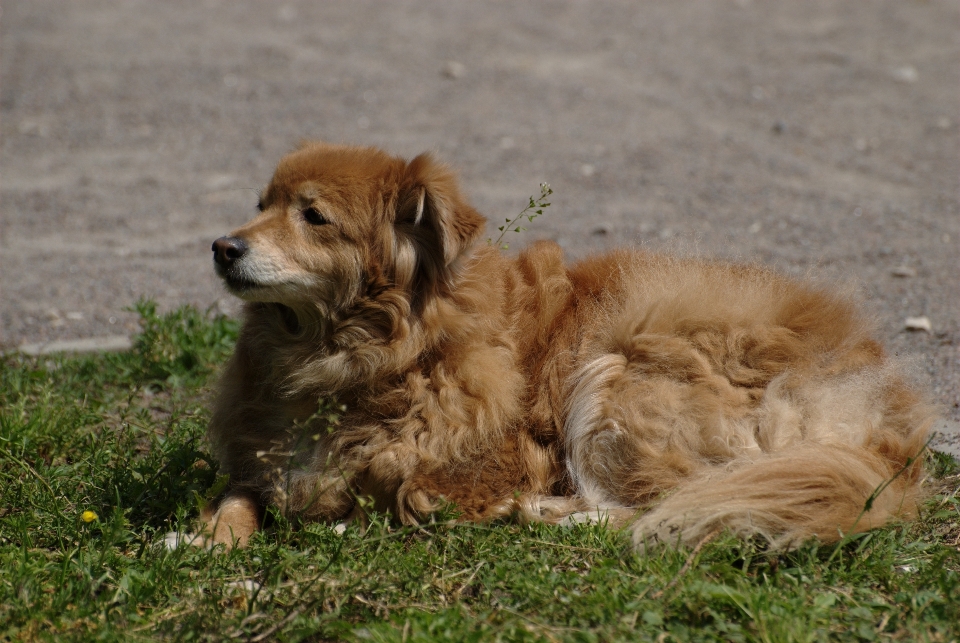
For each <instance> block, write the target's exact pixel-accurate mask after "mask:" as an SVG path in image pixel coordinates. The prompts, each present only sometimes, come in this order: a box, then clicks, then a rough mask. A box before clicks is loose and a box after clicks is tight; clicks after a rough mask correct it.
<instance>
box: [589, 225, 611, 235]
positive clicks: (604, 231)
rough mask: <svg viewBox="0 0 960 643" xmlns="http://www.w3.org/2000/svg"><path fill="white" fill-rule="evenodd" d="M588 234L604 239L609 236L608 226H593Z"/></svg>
mask: <svg viewBox="0 0 960 643" xmlns="http://www.w3.org/2000/svg"><path fill="white" fill-rule="evenodd" d="M590 234H592V235H594V236H598V237H604V236H606V235H608V234H610V226H608V225H607V224H606V223H601V224H600V225H598V226H594V228H593V230H591V231H590Z"/></svg>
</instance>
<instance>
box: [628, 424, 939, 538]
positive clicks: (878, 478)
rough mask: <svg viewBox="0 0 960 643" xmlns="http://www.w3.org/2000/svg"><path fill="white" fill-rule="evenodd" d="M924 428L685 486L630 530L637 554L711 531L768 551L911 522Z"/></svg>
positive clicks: (776, 458) (799, 453) (781, 458)
mask: <svg viewBox="0 0 960 643" xmlns="http://www.w3.org/2000/svg"><path fill="white" fill-rule="evenodd" d="M925 435H926V429H923V430H918V431H916V432H914V433H913V434H912V435H911V436H908V437H907V438H906V439H904V438H898V439H890V440H887V441H885V442H882V443H879V444H874V445H870V446H867V447H850V446H843V445H836V446H832V445H824V444H811V445H797V446H796V447H795V448H792V449H790V450H787V451H782V452H779V453H774V454H769V455H763V456H760V457H758V458H755V459H752V460H749V461H743V460H741V461H734V462H731V463H729V464H728V465H727V466H725V467H723V468H722V469H720V470H714V471H711V472H707V473H704V474H701V475H699V476H697V477H694V478H692V479H688V480H686V481H685V482H683V483H681V485H680V486H679V487H678V488H677V489H676V490H674V491H673V492H672V493H671V494H669V495H668V496H667V497H666V498H665V499H664V500H663V501H662V502H661V503H660V504H658V505H657V506H655V508H654V509H652V510H651V511H649V512H647V513H646V514H643V515H642V516H641V517H640V518H639V519H638V520H637V521H636V522H634V523H633V525H632V526H631V529H632V533H633V541H634V544H635V545H636V546H637V548H639V549H643V548H645V547H648V546H650V545H655V544H658V543H666V544H671V543H673V544H676V543H678V542H684V543H687V544H691V543H696V542H698V541H700V540H702V539H704V538H707V537H708V536H709V534H712V533H713V532H715V531H717V530H728V531H731V532H733V533H736V534H738V535H741V536H748V537H749V536H754V535H760V536H762V537H764V538H765V539H767V540H768V541H769V542H770V544H771V545H772V546H774V547H789V546H791V545H794V544H798V543H799V542H800V541H802V540H805V539H808V538H810V537H817V538H818V539H820V540H821V541H824V542H831V541H836V540H839V539H840V538H842V537H843V536H844V535H846V534H850V533H855V532H860V531H865V530H868V529H872V528H874V527H879V526H882V525H884V524H887V523H889V522H890V521H892V520H895V519H909V518H912V517H914V516H915V514H916V510H917V505H918V500H919V493H920V479H921V476H922V473H923V464H922V458H921V457H920V456H921V455H922V452H923V448H924V443H923V439H924V436H925Z"/></svg>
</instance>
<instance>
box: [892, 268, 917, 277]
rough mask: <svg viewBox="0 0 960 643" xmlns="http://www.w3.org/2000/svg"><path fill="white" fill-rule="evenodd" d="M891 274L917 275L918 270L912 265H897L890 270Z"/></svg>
mask: <svg viewBox="0 0 960 643" xmlns="http://www.w3.org/2000/svg"><path fill="white" fill-rule="evenodd" d="M890 274H891V275H893V276H894V277H916V276H917V271H916V270H914V269H913V268H911V267H910V266H897V267H896V268H894V269H893V270H891V271H890Z"/></svg>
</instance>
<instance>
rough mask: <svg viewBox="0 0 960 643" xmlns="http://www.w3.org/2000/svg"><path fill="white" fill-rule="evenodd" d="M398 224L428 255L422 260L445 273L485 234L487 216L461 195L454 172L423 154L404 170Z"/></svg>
mask: <svg viewBox="0 0 960 643" xmlns="http://www.w3.org/2000/svg"><path fill="white" fill-rule="evenodd" d="M395 223H396V226H397V232H398V234H403V235H405V236H408V237H409V238H410V239H411V240H412V241H413V242H414V244H415V245H416V246H417V251H418V253H422V254H425V255H426V256H421V257H419V259H420V261H421V262H423V263H426V262H431V261H433V262H435V263H437V264H439V265H438V266H436V267H437V268H439V269H440V271H441V273H444V272H446V268H449V267H450V265H451V264H453V263H454V262H455V261H456V260H457V258H458V257H459V256H460V255H461V254H462V253H463V251H464V250H466V249H467V248H469V247H470V246H471V245H472V244H473V243H474V242H475V241H476V240H477V239H478V238H479V237H480V235H481V234H483V229H484V226H485V225H486V219H484V218H483V216H481V215H480V213H479V212H477V211H476V210H474V209H473V208H472V207H471V206H470V205H469V204H468V203H467V202H466V200H465V199H464V198H463V196H462V195H461V194H460V189H459V187H458V186H457V180H456V177H455V176H454V174H453V172H451V171H450V170H449V169H447V168H446V167H445V166H443V165H441V164H439V163H437V162H436V161H434V160H433V159H432V158H431V157H430V155H429V154H421V155H420V156H418V157H416V158H415V159H413V160H412V161H410V162H409V163H408V164H407V166H406V168H405V169H404V173H403V178H402V179H401V182H400V192H399V194H398V198H397V211H396V219H395Z"/></svg>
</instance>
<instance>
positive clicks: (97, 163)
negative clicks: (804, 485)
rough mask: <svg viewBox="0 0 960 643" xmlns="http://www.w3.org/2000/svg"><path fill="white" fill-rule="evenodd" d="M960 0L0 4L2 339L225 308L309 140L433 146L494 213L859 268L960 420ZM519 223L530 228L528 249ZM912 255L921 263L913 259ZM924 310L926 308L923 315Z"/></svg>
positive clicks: (612, 239) (793, 263)
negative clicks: (260, 194) (231, 262)
mask: <svg viewBox="0 0 960 643" xmlns="http://www.w3.org/2000/svg"><path fill="white" fill-rule="evenodd" d="M958 15H960V2H958V1H957V0H950V1H946V0H944V1H940V0H930V1H911V0H889V1H876V2H870V3H866V2H849V1H846V0H836V1H822V2H814V1H805V2H795V1H793V0H780V1H767V2H749V1H745V0H744V1H740V2H736V1H734V0H722V1H721V0H716V1H712V2H687V3H678V2H673V1H670V0H667V1H664V2H642V3H641V2H636V1H634V0H624V1H602V0H597V1H593V2H577V1H562V2H539V3H526V2H518V3H506V2H490V3H475V2H453V3H451V2H447V1H443V0H431V1H427V2H390V3H384V2H349V3H309V2H300V3H295V2H291V3H288V4H285V5H279V4H277V3H265V2H256V1H255V0H244V1H233V0H231V1H229V2H227V1H226V0H224V1H221V2H216V1H206V2H185V1H184V2H172V1H171V2H162V3H159V2H147V1H145V0H144V1H128V2H121V1H116V2H105V1H103V2H98V1H94V0H82V1H81V0H75V1H71V2H55V1H53V0H30V1H29V2H27V1H26V0H17V1H8V2H4V3H3V14H2V18H0V55H2V59H0V63H2V68H0V109H2V114H0V136H2V139H0V140H2V147H0V207H2V214H3V226H2V241H0V243H2V245H0V250H2V256H0V262H2V263H0V289H2V290H0V296H2V311H0V312H2V316H0V319H2V342H3V344H4V345H5V346H7V347H11V346H18V345H20V344H22V343H24V342H38V341H48V340H53V339H63V338H81V337H91V336H104V335H117V334H128V333H131V332H133V331H134V330H135V325H134V320H133V316H132V315H131V314H130V313H128V312H125V310H124V309H125V307H128V306H130V305H131V304H132V303H133V302H134V301H135V300H136V299H137V298H139V297H151V298H154V299H156V300H157V301H158V302H159V303H160V304H161V306H162V307H170V306H174V305H176V304H178V303H181V302H193V303H195V304H198V305H200V306H211V305H218V302H219V306H220V307H221V308H222V309H224V310H231V309H232V308H233V306H234V304H233V302H231V301H230V299H229V298H228V297H226V296H225V295H224V294H223V293H222V291H221V289H220V286H219V284H218V282H217V280H216V278H215V277H214V275H213V272H212V270H211V269H210V257H209V254H210V253H209V246H210V242H211V240H212V239H213V238H215V237H217V236H219V235H220V234H222V233H224V232H226V231H228V230H229V229H230V228H231V227H233V226H235V225H236V224H238V223H240V222H242V221H244V220H246V219H247V218H248V217H249V216H251V215H252V213H253V207H254V204H255V202H256V189H257V188H259V187H261V186H263V185H264V183H265V182H266V180H267V179H268V177H269V174H270V171H271V169H272V166H273V164H274V163H275V162H276V160H277V159H278V157H279V156H280V155H281V154H283V152H284V151H286V150H287V149H289V148H290V147H291V146H293V145H294V144H295V143H296V142H297V140H298V139H300V138H302V137H312V138H323V139H328V140H335V141H348V142H360V143H372V144H377V145H382V146H385V147H387V148H389V149H391V150H393V151H396V152H400V153H404V154H410V155H412V154H415V153H418V152H420V151H423V150H431V149H432V150H436V151H437V152H438V153H439V155H440V156H441V157H442V158H444V159H446V160H447V161H449V162H450V163H451V164H453V165H455V166H456V167H458V168H459V169H460V170H461V174H462V177H463V182H464V184H465V186H466V189H467V192H468V193H469V194H471V195H472V197H473V199H474V201H475V204H476V205H477V206H478V207H479V208H480V209H481V211H483V212H485V213H486V214H488V215H489V216H490V217H491V218H492V219H494V220H496V219H498V218H499V217H503V216H507V215H510V214H513V213H515V212H517V211H518V210H519V209H520V208H522V207H523V205H524V203H525V201H526V197H527V196H528V195H529V194H533V193H535V192H536V191H537V185H538V183H539V182H540V181H548V182H550V183H551V184H552V186H553V187H554V189H555V191H556V196H555V199H554V202H553V203H554V205H553V207H551V208H550V210H549V211H548V215H547V216H545V217H544V218H543V219H541V220H538V221H537V222H536V223H535V225H534V226H533V230H532V231H531V232H528V233H527V235H529V236H530V237H531V238H532V237H535V236H544V237H552V238H555V239H557V240H558V241H560V243H562V244H563V245H564V246H565V247H566V248H567V249H568V251H569V252H570V253H571V254H572V255H582V254H583V253H585V252H588V251H591V250H593V249H597V248H602V247H608V246H612V245H616V244H621V243H627V242H639V243H642V244H645V245H646V246H648V247H651V248H668V249H673V250H679V251H683V252H700V253H703V254H710V255H722V256H735V257H740V258H744V259H750V260H752V259H758V260H762V261H766V262H771V263H774V264H776V265H778V266H780V267H781V268H782V269H783V270H785V271H787V272H792V273H799V274H808V273H809V274H812V275H815V276H816V277H818V278H820V279H824V280H827V281H842V282H845V283H852V284H854V285H855V286H856V287H858V288H859V289H860V291H861V292H862V294H863V296H864V298H865V299H866V301H867V304H868V306H870V308H871V309H872V310H873V311H874V312H875V313H876V315H877V318H878V320H879V324H880V326H881V328H882V334H883V337H884V338H885V340H886V341H887V342H888V344H889V345H890V346H891V348H892V350H894V351H895V352H897V353H898V354H900V355H903V356H905V357H908V358H910V359H913V360H914V361H915V363H916V364H917V370H918V375H919V377H920V378H921V379H922V380H923V381H924V382H925V383H926V384H928V385H929V387H930V389H931V390H932V391H933V393H934V395H935V397H936V398H937V400H938V401H939V402H941V403H942V404H944V406H945V407H946V408H947V410H948V412H949V414H951V415H952V416H953V417H954V418H956V417H958V416H960V407H958V404H960V366H958V363H960V353H958V350H960V288H958V277H960V266H958V255H960V253H958V244H960V214H958V172H960V155H958V145H957V142H958V116H960V114H958V74H957V70H958V69H960V64H958V63H960V44H958V32H957V19H958ZM519 241H520V240H519V239H517V240H516V241H515V242H514V245H517V243H518V242H519ZM898 275H899V276H898ZM916 316H926V317H927V318H928V319H929V320H930V323H931V326H932V332H929V333H928V332H923V331H920V332H907V331H905V330H904V320H905V319H906V318H907V317H916Z"/></svg>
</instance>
